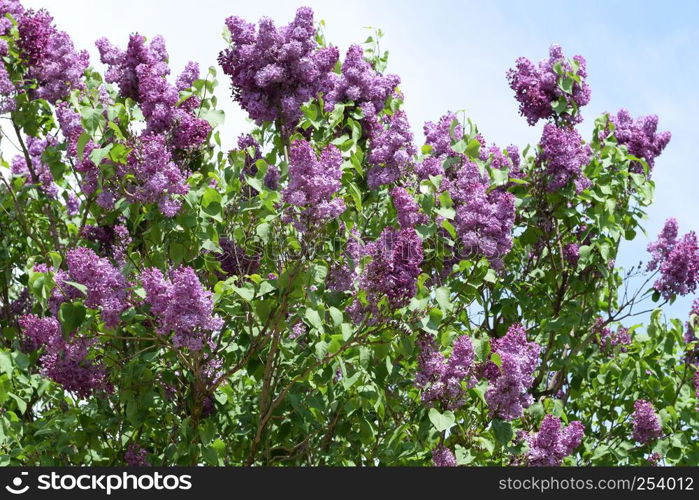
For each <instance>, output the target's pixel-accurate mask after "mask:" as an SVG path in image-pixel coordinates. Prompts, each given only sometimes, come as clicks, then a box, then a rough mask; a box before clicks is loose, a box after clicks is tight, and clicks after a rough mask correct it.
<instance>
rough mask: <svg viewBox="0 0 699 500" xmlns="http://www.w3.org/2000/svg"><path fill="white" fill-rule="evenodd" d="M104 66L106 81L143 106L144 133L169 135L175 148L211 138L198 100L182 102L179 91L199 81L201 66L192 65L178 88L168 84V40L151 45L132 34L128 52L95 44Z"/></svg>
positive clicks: (105, 43)
mask: <svg viewBox="0 0 699 500" xmlns="http://www.w3.org/2000/svg"><path fill="white" fill-rule="evenodd" d="M96 45H97V49H98V50H99V53H100V59H101V61H102V63H104V64H107V65H108V67H109V69H108V70H107V73H106V75H105V76H106V81H107V82H109V83H116V84H117V85H118V86H119V92H120V93H121V95H122V96H123V97H129V98H131V99H133V100H135V101H136V102H138V103H139V104H140V105H141V110H142V111H143V116H144V117H145V118H146V123H147V127H146V130H145V134H146V135H148V134H161V133H167V134H169V136H170V141H169V142H170V144H171V146H172V147H173V148H175V149H188V148H194V147H198V146H200V145H201V144H203V143H204V141H205V140H206V138H207V137H208V134H209V131H210V130H211V127H210V126H209V124H208V122H206V121H205V120H203V119H201V118H199V117H197V114H196V111H197V109H198V108H199V106H200V101H199V100H198V98H197V97H195V96H191V97H189V98H188V99H186V100H185V101H183V102H181V103H180V102H179V95H180V94H179V93H180V91H183V90H187V89H188V88H190V87H191V86H192V84H193V83H194V81H195V80H196V79H198V78H199V67H198V65H197V64H196V63H193V62H190V63H188V64H187V66H186V67H185V69H184V71H183V73H182V74H181V75H180V76H179V77H178V78H177V81H176V85H172V84H170V83H169V82H168V80H167V76H168V75H169V74H170V67H169V66H168V53H167V49H166V47H165V40H164V39H163V38H162V37H160V36H156V37H154V38H153V40H151V42H150V44H148V43H147V42H146V38H145V37H144V36H143V35H139V34H133V35H131V36H130V38H129V43H128V45H127V47H126V50H121V49H119V48H117V47H115V46H114V45H112V44H111V43H110V42H109V41H108V40H107V39H106V38H101V39H99V40H97V42H96Z"/></svg>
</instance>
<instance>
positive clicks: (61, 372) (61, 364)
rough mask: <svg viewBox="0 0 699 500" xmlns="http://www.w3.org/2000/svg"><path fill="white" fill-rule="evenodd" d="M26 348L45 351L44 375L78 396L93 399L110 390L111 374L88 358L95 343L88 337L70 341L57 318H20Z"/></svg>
mask: <svg viewBox="0 0 699 500" xmlns="http://www.w3.org/2000/svg"><path fill="white" fill-rule="evenodd" d="M19 325H20V329H21V330H22V335H23V340H24V347H25V348H26V349H28V350H30V351H33V350H37V349H41V348H42V347H44V348H45V349H44V352H43V354H42V355H41V357H40V358H39V363H40V364H41V374H42V375H43V376H45V377H48V378H50V379H51V380H53V381H54V382H56V383H58V384H60V385H61V386H63V388H64V389H66V390H68V391H70V392H74V393H76V394H77V395H78V396H80V397H87V396H89V395H90V394H91V393H92V392H93V391H94V390H97V389H105V390H109V385H108V382H107V373H106V370H105V369H104V367H103V366H102V365H101V363H99V362H95V361H92V360H89V359H87V357H88V349H89V348H90V347H91V346H92V345H93V344H94V343H95V341H94V340H90V339H87V338H85V337H75V336H73V335H71V337H70V338H69V339H68V340H66V339H65V338H64V337H63V334H62V333H61V327H60V325H59V323H58V321H56V319H55V318H52V317H47V318H39V317H37V316H35V315H33V314H30V315H27V316H24V317H21V318H20V319H19Z"/></svg>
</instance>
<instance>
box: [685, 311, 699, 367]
mask: <svg viewBox="0 0 699 500" xmlns="http://www.w3.org/2000/svg"><path fill="white" fill-rule="evenodd" d="M692 316H694V319H692ZM695 326H697V327H699V298H697V299H694V302H693V303H692V308H691V309H690V310H689V321H687V330H686V331H685V334H684V341H685V342H687V343H690V342H694V341H695V340H697V336H696V334H695V332H694V328H695ZM698 361H699V360H698Z"/></svg>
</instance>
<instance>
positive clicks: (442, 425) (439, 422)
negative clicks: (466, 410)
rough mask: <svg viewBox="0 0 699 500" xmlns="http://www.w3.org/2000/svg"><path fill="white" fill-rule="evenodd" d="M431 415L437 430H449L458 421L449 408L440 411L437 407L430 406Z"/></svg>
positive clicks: (431, 420)
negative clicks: (442, 411)
mask: <svg viewBox="0 0 699 500" xmlns="http://www.w3.org/2000/svg"><path fill="white" fill-rule="evenodd" d="M429 417H430V422H432V425H433V426H434V428H435V429H437V432H443V431H446V430H449V429H451V428H452V427H453V426H454V424H455V423H456V417H455V416H454V413H453V412H451V411H448V410H447V411H445V412H444V413H440V412H439V410H437V408H430V413H429Z"/></svg>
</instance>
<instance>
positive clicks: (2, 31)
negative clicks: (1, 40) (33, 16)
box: [0, 0, 24, 36]
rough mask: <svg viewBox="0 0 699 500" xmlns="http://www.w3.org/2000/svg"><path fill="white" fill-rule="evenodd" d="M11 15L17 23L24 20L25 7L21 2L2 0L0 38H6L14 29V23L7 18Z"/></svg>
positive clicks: (0, 4)
mask: <svg viewBox="0 0 699 500" xmlns="http://www.w3.org/2000/svg"><path fill="white" fill-rule="evenodd" d="M8 14H9V15H11V16H12V18H13V19H14V20H15V21H18V20H19V19H21V18H22V15H23V14H24V7H23V6H22V2H21V1H20V0H0V36H5V35H7V34H8V33H9V31H10V29H11V28H12V21H11V20H10V19H9V18H8V17H7V15H8Z"/></svg>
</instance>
